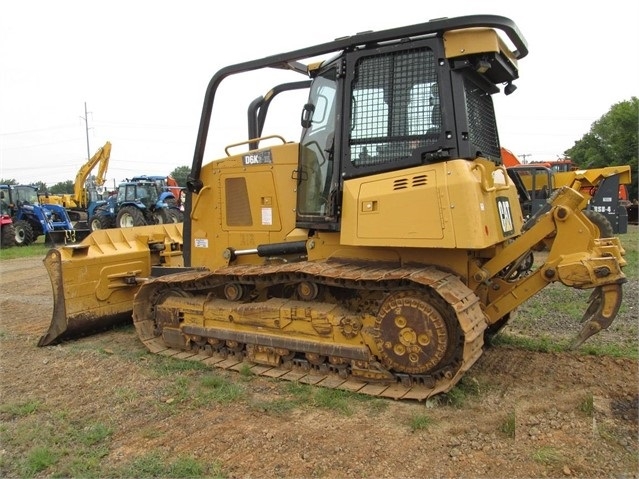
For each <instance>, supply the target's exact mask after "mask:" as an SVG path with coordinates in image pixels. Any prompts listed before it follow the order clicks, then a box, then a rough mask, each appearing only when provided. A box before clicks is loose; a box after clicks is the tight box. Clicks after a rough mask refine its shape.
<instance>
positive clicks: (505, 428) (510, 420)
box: [499, 411, 516, 439]
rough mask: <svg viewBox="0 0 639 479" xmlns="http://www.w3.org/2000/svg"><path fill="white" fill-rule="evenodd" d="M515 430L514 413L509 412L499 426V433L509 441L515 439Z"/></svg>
mask: <svg viewBox="0 0 639 479" xmlns="http://www.w3.org/2000/svg"><path fill="white" fill-rule="evenodd" d="M515 429H516V420H515V412H514V411H511V412H509V413H508V416H506V420H505V421H504V422H503V423H501V426H499V431H500V432H502V433H504V434H505V435H506V437H509V438H510V439H515Z"/></svg>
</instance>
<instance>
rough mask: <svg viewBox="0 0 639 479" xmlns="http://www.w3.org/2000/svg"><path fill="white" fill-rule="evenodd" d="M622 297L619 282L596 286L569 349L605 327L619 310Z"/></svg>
mask: <svg viewBox="0 0 639 479" xmlns="http://www.w3.org/2000/svg"><path fill="white" fill-rule="evenodd" d="M621 299H622V288H621V284H619V283H615V284H606V285H603V286H597V287H596V288H595V289H594V290H593V291H592V294H591V295H590V298H589V299H588V303H589V305H588V309H586V312H585V313H584V315H583V318H582V319H581V322H582V323H583V326H582V327H581V331H580V332H579V334H578V335H577V337H576V338H575V339H574V341H573V342H572V344H571V346H570V349H576V348H578V347H579V346H581V345H582V344H583V343H584V341H586V340H587V339H588V338H589V337H590V336H592V335H594V334H597V333H598V332H600V331H602V330H604V329H607V328H608V327H609V326H610V325H611V324H612V321H613V320H614V319H615V317H616V316H617V313H618V312H619V307H620V306H621Z"/></svg>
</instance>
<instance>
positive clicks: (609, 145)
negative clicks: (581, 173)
mask: <svg viewBox="0 0 639 479" xmlns="http://www.w3.org/2000/svg"><path fill="white" fill-rule="evenodd" d="M638 137H639V100H638V99H637V97H634V96H633V97H632V98H631V99H630V100H627V101H622V102H619V103H615V104H614V105H612V107H611V108H610V110H609V111H608V113H606V114H605V115H603V116H602V117H601V118H599V120H597V121H595V122H594V123H593V124H592V126H591V128H590V131H589V132H588V133H586V134H585V135H584V136H583V137H582V138H581V139H580V140H578V141H576V142H575V144H574V146H573V147H572V148H569V149H568V150H566V151H565V152H564V154H565V155H566V156H568V157H569V158H570V159H572V161H574V162H575V163H576V164H577V165H579V166H580V167H581V168H583V169H590V168H602V167H605V166H616V165H630V172H631V173H630V174H631V178H632V184H630V185H628V190H629V191H628V193H629V195H630V198H631V199H637V198H638V196H637V164H638V163H639V159H638V151H639V141H638Z"/></svg>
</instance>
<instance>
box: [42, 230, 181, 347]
mask: <svg viewBox="0 0 639 479" xmlns="http://www.w3.org/2000/svg"><path fill="white" fill-rule="evenodd" d="M182 244H183V239H182V223H169V224H164V225H153V226H141V227H137V228H117V229H106V230H98V231H95V232H93V233H92V234H91V235H90V236H88V237H87V238H85V239H84V241H82V243H80V244H78V245H72V246H63V247H61V248H57V249H52V250H50V251H49V252H48V253H47V255H46V257H45V259H44V265H45V267H46V268H47V271H48V273H49V277H50V279H51V286H52V288H53V317H52V321H51V324H50V326H49V330H48V331H47V333H46V334H45V335H44V336H43V337H42V338H40V341H39V343H38V345H39V346H46V345H48V344H51V343H52V342H54V341H56V342H57V341H59V340H60V339H62V338H63V337H64V336H67V335H69V336H76V335H82V334H83V333H85V332H88V331H91V330H97V329H102V328H104V327H107V326H110V325H113V324H116V323H118V322H121V321H126V320H127V319H128V320H130V318H131V310H132V308H133V297H134V296H135V293H136V292H137V290H138V289H139V286H140V284H141V283H143V282H145V281H146V280H147V279H148V278H149V277H150V275H151V268H152V267H153V266H172V267H180V266H183V261H182Z"/></svg>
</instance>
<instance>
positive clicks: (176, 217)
mask: <svg viewBox="0 0 639 479" xmlns="http://www.w3.org/2000/svg"><path fill="white" fill-rule="evenodd" d="M131 181H133V182H136V181H153V182H154V183H155V184H156V186H157V189H158V194H159V195H160V200H161V201H164V202H165V203H166V204H167V207H168V210H167V213H168V215H169V219H170V220H171V221H172V222H174V223H182V222H183V221H184V209H183V208H184V207H183V201H182V196H183V191H184V188H181V187H180V186H178V184H177V181H176V180H175V179H174V178H173V177H172V176H171V175H169V176H162V175H140V176H134V177H133V178H131Z"/></svg>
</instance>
